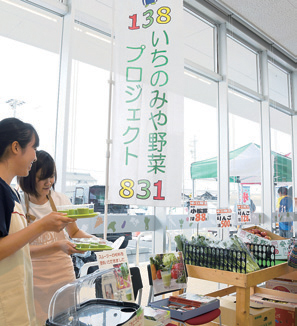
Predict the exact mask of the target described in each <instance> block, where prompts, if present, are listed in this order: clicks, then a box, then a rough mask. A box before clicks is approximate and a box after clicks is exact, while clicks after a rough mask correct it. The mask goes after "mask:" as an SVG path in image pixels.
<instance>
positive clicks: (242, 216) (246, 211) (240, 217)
mask: <svg viewBox="0 0 297 326" xmlns="http://www.w3.org/2000/svg"><path fill="white" fill-rule="evenodd" d="M237 222H238V223H250V222H251V212H250V206H249V205H237Z"/></svg>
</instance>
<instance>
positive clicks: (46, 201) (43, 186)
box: [18, 151, 93, 325]
mask: <svg viewBox="0 0 297 326" xmlns="http://www.w3.org/2000/svg"><path fill="white" fill-rule="evenodd" d="M36 157H37V161H36V162H34V163H33V165H32V169H31V172H30V174H29V175H28V176H27V177H21V178H19V179H18V181H19V185H20V187H21V189H22V190H23V192H24V193H23V194H22V206H23V209H24V212H25V213H26V217H27V220H28V224H30V223H34V221H38V220H40V219H42V218H43V217H44V216H45V215H47V214H49V213H50V212H52V211H57V209H56V206H60V205H71V202H70V200H69V198H68V197H67V196H66V195H64V194H62V193H58V192H56V191H54V188H55V182H56V180H57V172H56V165H55V162H54V160H53V158H52V157H51V156H50V155H49V154H48V153H47V152H45V151H36ZM66 230H67V233H68V234H67V233H66V232H65V231H64V230H62V231H61V232H58V233H57V232H46V233H44V234H42V235H41V236H40V237H38V238H37V239H35V240H34V241H33V242H31V243H30V252H31V257H32V264H33V283H34V298H35V309H36V315H37V320H38V325H44V324H45V321H46V319H47V318H48V307H49V303H50V300H51V298H52V296H53V294H54V293H55V292H56V291H57V290H58V289H59V288H61V287H62V286H63V285H65V284H67V283H69V282H72V281H74V280H75V274H74V268H73V263H72V259H71V257H70V255H71V254H74V253H81V251H78V250H76V249H75V244H73V243H72V242H71V241H70V239H69V237H70V238H92V237H93V236H92V235H90V234H88V233H86V232H84V231H82V230H80V229H79V228H78V227H77V224H76V223H75V222H74V223H70V224H68V226H67V227H66Z"/></svg>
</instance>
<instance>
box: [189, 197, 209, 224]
mask: <svg viewBox="0 0 297 326" xmlns="http://www.w3.org/2000/svg"><path fill="white" fill-rule="evenodd" d="M207 220H208V207H207V201H205V200H200V201H199V200H191V201H190V207H189V222H205V221H207Z"/></svg>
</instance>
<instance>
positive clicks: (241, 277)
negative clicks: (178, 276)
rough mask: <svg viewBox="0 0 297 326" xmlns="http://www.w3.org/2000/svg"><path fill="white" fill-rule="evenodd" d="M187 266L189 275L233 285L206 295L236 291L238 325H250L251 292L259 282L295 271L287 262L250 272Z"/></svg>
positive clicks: (227, 293) (220, 294)
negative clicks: (242, 272) (243, 272)
mask: <svg viewBox="0 0 297 326" xmlns="http://www.w3.org/2000/svg"><path fill="white" fill-rule="evenodd" d="M186 266H187V271H188V276H189V277H194V278H199V279H202V280H207V281H213V282H218V283H224V284H227V285H232V286H229V287H228V288H226V289H222V290H218V291H215V292H211V293H207V294H206V295H208V296H213V297H217V296H219V297H222V296H225V295H229V294H231V293H234V292H236V325H238V326H242V325H245V326H248V325H249V306H250V294H251V293H254V292H255V291H257V289H256V287H257V285H258V284H260V283H263V282H265V281H268V280H270V279H272V278H277V277H281V276H282V275H285V274H288V273H291V272H293V271H295V269H294V268H292V267H290V266H288V263H287V262H285V263H283V264H279V265H276V266H272V267H268V268H264V269H262V270H259V271H256V272H252V273H248V274H241V273H233V272H227V271H222V270H218V269H212V268H207V267H199V266H193V265H186Z"/></svg>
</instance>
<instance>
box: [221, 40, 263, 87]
mask: <svg viewBox="0 0 297 326" xmlns="http://www.w3.org/2000/svg"><path fill="white" fill-rule="evenodd" d="M227 59H228V78H229V79H230V80H232V81H235V82H237V83H239V84H241V85H243V86H245V87H248V88H250V89H251V90H253V91H255V92H258V91H259V89H258V55H257V53H255V52H254V51H252V50H251V49H249V48H247V47H246V46H244V45H243V44H241V43H239V42H238V41H236V40H234V39H232V38H230V37H228V38H227Z"/></svg>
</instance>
